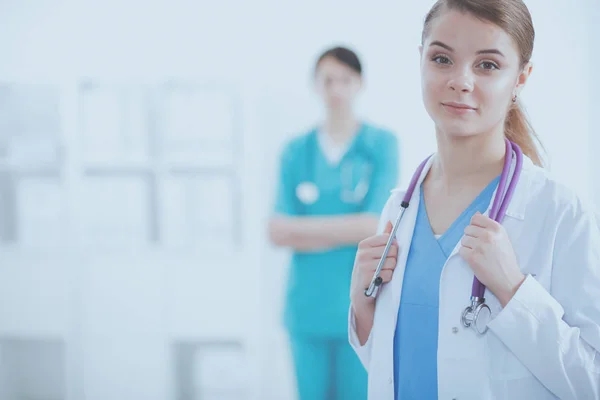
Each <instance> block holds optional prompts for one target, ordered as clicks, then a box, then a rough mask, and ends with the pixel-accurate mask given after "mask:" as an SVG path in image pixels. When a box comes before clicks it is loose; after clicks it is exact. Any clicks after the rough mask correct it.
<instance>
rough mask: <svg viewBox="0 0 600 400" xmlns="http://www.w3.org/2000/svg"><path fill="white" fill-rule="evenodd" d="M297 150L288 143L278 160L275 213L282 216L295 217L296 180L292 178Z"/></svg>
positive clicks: (292, 144)
mask: <svg viewBox="0 0 600 400" xmlns="http://www.w3.org/2000/svg"><path fill="white" fill-rule="evenodd" d="M297 153H298V149H297V148H296V146H295V145H294V142H290V143H288V144H287V145H286V146H285V148H284V149H283V151H282V152H281V155H280V158H279V180H278V182H277V189H276V190H277V194H276V196H277V197H276V200H275V212H276V213H278V214H284V215H297V214H298V212H297V209H298V207H297V205H296V179H295V177H294V164H297V163H296V162H295V159H296V158H297V157H298V154H297Z"/></svg>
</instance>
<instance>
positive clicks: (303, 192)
mask: <svg viewBox="0 0 600 400" xmlns="http://www.w3.org/2000/svg"><path fill="white" fill-rule="evenodd" d="M296 196H297V197H298V199H299V200H300V201H301V202H302V203H304V204H314V203H316V202H317V200H319V188H318V187H317V185H315V184H314V183H312V182H301V183H300V184H298V186H296Z"/></svg>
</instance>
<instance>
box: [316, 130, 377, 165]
mask: <svg viewBox="0 0 600 400" xmlns="http://www.w3.org/2000/svg"><path fill="white" fill-rule="evenodd" d="M365 130H366V124H365V123H364V122H359V125H358V128H357V130H356V133H355V134H354V135H353V137H352V139H350V141H349V142H348V144H347V148H346V151H345V152H344V155H343V156H342V157H341V158H340V159H339V161H338V162H337V163H336V164H331V163H329V160H328V158H327V155H326V154H325V153H324V151H323V149H322V148H321V145H320V144H319V138H318V135H319V132H320V128H319V127H317V128H315V129H314V130H313V132H312V139H313V145H314V147H313V151H314V152H315V153H318V154H319V155H320V156H321V157H323V159H325V160H326V161H327V165H329V166H330V167H331V168H333V169H337V168H339V167H340V165H341V164H342V163H343V162H344V160H345V158H346V157H348V155H349V154H350V153H352V152H353V151H354V149H355V147H356V146H357V143H358V141H359V139H360V138H361V137H362V135H363V133H364V131H365Z"/></svg>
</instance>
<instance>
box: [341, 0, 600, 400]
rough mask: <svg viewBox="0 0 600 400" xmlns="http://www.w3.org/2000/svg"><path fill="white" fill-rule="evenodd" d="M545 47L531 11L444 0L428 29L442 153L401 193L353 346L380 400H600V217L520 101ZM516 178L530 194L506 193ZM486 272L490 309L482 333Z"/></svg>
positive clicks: (376, 256) (502, 1) (391, 203)
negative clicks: (474, 313)
mask: <svg viewBox="0 0 600 400" xmlns="http://www.w3.org/2000/svg"><path fill="white" fill-rule="evenodd" d="M533 41H534V29H533V24H532V20H531V16H530V14H529V11H528V10H527V7H526V6H525V4H524V3H523V2H522V1H521V0H439V1H438V2H437V3H436V4H435V5H434V6H433V8H432V10H431V11H430V13H429V14H428V15H427V17H426V19H425V24H424V29H423V35H422V44H421V48H420V50H421V61H420V62H421V78H422V93H423V99H424V105H425V108H426V109H427V112H428V113H429V115H430V116H431V118H432V120H433V121H434V123H435V127H436V130H435V134H436V139H437V152H436V153H435V154H434V155H433V156H432V157H431V158H430V159H429V160H428V161H427V162H426V163H425V164H424V168H423V169H422V171H421V172H420V173H417V174H416V175H415V181H414V182H415V185H413V186H414V190H413V191H412V194H411V195H410V194H409V195H410V198H408V196H406V197H407V198H405V195H406V192H403V191H396V192H394V193H393V194H392V196H391V197H390V198H389V200H388V202H387V204H386V206H385V209H384V211H383V213H382V215H381V219H380V224H379V235H377V236H374V237H371V238H368V239H366V240H364V241H363V242H361V243H360V245H359V250H358V253H357V256H356V260H355V265H354V271H353V277H352V289H351V302H352V305H351V307H350V313H349V337H350V343H351V345H352V346H353V348H354V349H355V351H356V353H357V354H358V356H359V358H360V359H361V361H362V363H363V365H364V366H365V367H366V369H367V371H368V373H369V378H368V380H369V388H368V391H369V399H376V400H392V399H430V398H431V399H433V398H440V399H477V400H481V399H510V400H519V399H523V400H525V399H527V400H530V399H536V400H538V399H555V398H560V399H600V354H599V353H598V351H599V350H600V231H599V228H598V225H597V223H596V220H595V216H594V210H593V209H592V208H590V207H589V206H587V205H584V204H582V202H581V201H580V200H579V199H578V198H577V196H576V195H574V194H573V192H572V191H570V190H569V189H567V188H565V187H564V186H562V185H561V184H559V183H557V182H556V181H555V180H553V178H552V177H551V176H550V175H549V174H548V173H547V172H546V171H545V170H544V169H543V168H542V167H541V164H542V163H541V157H540V156H539V154H538V152H537V146H536V138H535V136H534V134H533V131H532V130H531V129H530V126H529V124H528V123H527V120H526V119H525V116H524V114H523V112H522V109H521V106H520V104H519V101H518V99H519V94H520V92H521V90H522V89H523V87H524V86H525V84H526V82H527V79H528V77H529V75H530V73H531V71H532V66H531V64H530V58H531V55H532V51H533ZM564 134H568V132H564ZM506 139H509V140H510V141H511V142H513V143H516V145H518V147H517V146H512V145H510V142H506ZM519 148H520V149H522V150H523V153H524V157H523V158H522V159H521V158H520V157H519V154H520V152H519V150H518V149H519ZM505 161H506V162H507V163H506V164H505ZM521 161H522V164H521ZM519 170H520V171H521V172H520V175H518V176H517V175H513V174H514V173H515V171H519ZM505 174H506V176H508V180H509V181H513V180H514V181H515V182H516V186H515V187H514V191H512V190H499V189H498V188H499V187H501V185H502V179H501V178H502V176H503V175H505ZM498 192H501V193H498ZM508 192H512V197H511V198H510V199H509V201H508V203H507V207H506V208H505V210H504V211H505V212H502V214H504V215H505V217H504V219H503V220H502V219H496V218H495V214H496V212H495V211H494V208H496V210H497V207H496V206H493V203H494V202H495V199H496V198H497V197H496V195H497V194H498V196H500V197H499V198H500V199H501V198H502V195H503V194H504V193H507V194H508ZM509 197H510V196H509ZM407 199H408V200H410V204H409V206H408V208H406V212H405V213H404V215H403V218H402V221H401V223H399V224H397V225H398V226H397V227H396V226H394V224H395V221H396V220H397V216H398V215H399V212H400V210H401V204H402V203H403V201H406V200H407ZM404 206H406V203H404ZM500 222H501V223H500ZM392 232H395V237H394V240H393V241H392V242H391V243H392V245H391V247H390V251H389V253H388V254H387V256H386V257H385V258H384V257H383V254H384V248H385V245H386V243H387V240H388V238H389V236H390V234H391V233H392ZM382 258H384V260H385V262H384V263H383V270H382V271H381V274H380V277H381V278H382V280H383V284H382V285H381V286H380V289H379V291H378V292H377V295H376V297H368V296H366V291H365V289H366V288H368V287H369V286H370V283H371V282H372V277H373V273H374V271H375V269H376V267H377V265H378V263H379V261H380V259H382ZM474 277H476V278H477V280H478V281H479V282H480V283H481V284H482V285H484V286H485V287H484V288H483V289H485V294H484V296H483V297H484V298H485V304H487V307H489V311H490V313H489V314H487V316H488V318H487V319H481V320H478V323H477V325H475V324H471V325H470V326H468V325H469V320H468V319H463V318H462V317H463V315H464V314H463V313H464V310H465V308H466V307H467V306H469V304H470V302H471V300H472V299H473V298H476V299H478V300H481V298H480V297H478V296H476V295H474V293H475V292H474V291H473V292H472V290H474V289H473V287H474V286H475V285H474V281H473V280H474ZM472 285H473V286H472ZM467 315H469V314H467ZM481 315H483V316H485V315H486V313H485V312H484V313H482V314H481ZM475 327H476V328H477V329H474V328H475Z"/></svg>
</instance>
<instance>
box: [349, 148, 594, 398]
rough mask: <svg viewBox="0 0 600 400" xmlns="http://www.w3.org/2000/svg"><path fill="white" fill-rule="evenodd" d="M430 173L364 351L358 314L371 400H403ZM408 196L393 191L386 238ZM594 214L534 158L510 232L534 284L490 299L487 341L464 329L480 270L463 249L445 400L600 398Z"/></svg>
mask: <svg viewBox="0 0 600 400" xmlns="http://www.w3.org/2000/svg"><path fill="white" fill-rule="evenodd" d="M429 164H431V161H430V162H429ZM514 165H515V162H514V160H513V167H512V168H513V169H514ZM429 167H430V165H428V166H427V167H426V168H425V169H424V171H423V174H422V175H421V179H420V181H419V184H418V185H417V188H416V189H415V192H414V194H413V196H412V201H411V204H410V207H409V208H408V209H407V210H406V213H405V215H404V218H403V221H402V223H401V225H400V227H399V229H398V232H397V234H396V235H397V236H396V237H397V240H398V243H399V245H400V247H401V249H402V251H401V253H400V254H399V256H398V264H397V267H396V269H395V272H394V275H393V278H392V281H391V282H390V283H388V284H386V285H384V286H383V287H382V288H381V289H380V292H379V295H378V297H377V301H376V308H375V317H374V324H373V329H372V330H371V333H370V336H369V338H368V340H367V342H366V343H365V345H364V346H361V345H360V343H359V341H358V337H357V335H356V329H355V319H354V315H353V312H352V308H350V313H349V339H350V344H351V345H352V347H353V348H354V349H355V351H356V353H357V354H358V356H359V358H360V360H361V362H362V363H363V365H364V366H365V368H366V369H367V371H368V374H369V399H371V400H393V399H394V381H393V379H394V377H393V375H394V360H393V354H394V352H393V346H394V332H395V328H396V320H397V315H398V307H399V304H400V296H401V291H402V280H403V275H404V268H405V265H406V259H407V255H408V254H407V253H408V252H407V250H408V249H409V248H410V243H411V239H412V232H413V229H414V226H415V221H416V216H417V210H418V208H419V205H418V202H419V187H420V183H421V181H422V180H423V179H424V177H425V175H426V174H427V171H428V170H429ZM403 196H404V193H403V192H402V191H397V190H396V191H394V192H393V193H392V196H391V197H390V199H389V200H388V202H387V204H386V206H385V209H384V211H383V213H382V216H381V220H380V224H379V225H380V228H379V229H380V231H381V229H382V227H383V226H384V225H385V223H386V222H387V221H395V219H396V217H397V215H398V211H399V210H400V202H401V200H402V197H403ZM488 213H489V209H488V211H487V212H486V215H487V214H488ZM594 215H595V214H594V210H593V209H592V208H588V207H586V206H584V205H583V204H582V203H581V202H580V200H579V199H578V198H577V197H576V196H575V195H574V194H573V193H572V192H571V191H570V190H568V189H567V188H565V187H564V186H562V185H560V184H559V183H557V182H556V181H554V180H553V179H552V178H551V177H550V176H549V175H548V173H547V172H546V171H545V170H543V169H541V168H538V167H536V166H535V165H534V164H533V163H532V162H531V160H530V159H529V158H527V157H524V162H523V170H522V174H521V178H520V180H519V182H518V184H517V187H516V190H515V193H514V195H513V199H512V201H511V203H510V205H509V206H508V209H507V213H506V217H505V219H504V222H503V226H504V227H505V229H506V231H507V232H508V235H509V237H510V240H511V242H512V245H513V247H514V249H515V252H516V255H517V259H518V262H519V266H520V268H521V270H522V271H523V273H524V274H525V275H526V276H527V278H526V280H525V281H524V283H523V284H522V286H521V287H520V288H519V290H518V291H517V293H516V295H515V296H514V297H513V299H512V300H511V301H510V302H509V303H508V304H507V306H506V307H505V308H504V309H502V307H501V306H500V303H499V301H498V300H497V299H496V298H495V297H494V295H493V294H492V293H491V292H490V291H486V294H485V298H486V302H487V304H488V305H489V306H490V308H491V310H492V321H491V322H490V323H489V324H488V328H489V329H488V331H487V333H486V334H484V335H478V334H477V333H475V331H474V330H473V329H470V328H465V327H463V326H462V324H461V321H460V317H461V314H462V312H463V310H464V308H465V306H467V305H468V303H469V297H470V294H471V284H472V280H473V272H472V270H471V268H470V267H469V265H468V264H467V263H466V262H465V261H464V260H463V259H462V257H460V255H459V254H458V249H459V248H460V242H459V243H458V245H457V247H456V248H455V249H454V251H453V252H452V254H451V255H450V257H449V258H448V260H447V261H446V263H445V265H444V267H443V270H442V274H441V278H440V292H439V293H440V297H439V298H440V306H439V333H438V355H437V361H438V395H439V397H438V398H439V399H448V400H451V399H459V400H466V399H473V400H483V399H507V400H519V399H523V400H534V399H535V400H543V399H555V398H560V399H581V400H587V399H600V355H599V353H598V351H599V350H600V230H599V227H598V225H597V223H596V220H595V216H594ZM414 323H419V321H415V322H414ZM408 400H411V399H408Z"/></svg>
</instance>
